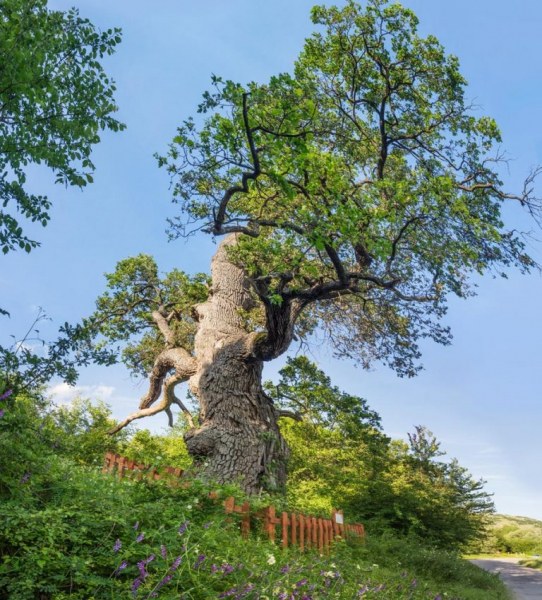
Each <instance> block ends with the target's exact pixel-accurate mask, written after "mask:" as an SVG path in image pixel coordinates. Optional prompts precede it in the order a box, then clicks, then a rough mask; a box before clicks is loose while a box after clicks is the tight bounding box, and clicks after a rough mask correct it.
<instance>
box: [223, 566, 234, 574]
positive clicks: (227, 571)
mask: <svg viewBox="0 0 542 600" xmlns="http://www.w3.org/2000/svg"><path fill="white" fill-rule="evenodd" d="M221 569H222V573H224V575H229V574H230V573H231V572H232V571H233V570H234V566H233V565H230V564H228V563H224V564H223V565H222V567H221Z"/></svg>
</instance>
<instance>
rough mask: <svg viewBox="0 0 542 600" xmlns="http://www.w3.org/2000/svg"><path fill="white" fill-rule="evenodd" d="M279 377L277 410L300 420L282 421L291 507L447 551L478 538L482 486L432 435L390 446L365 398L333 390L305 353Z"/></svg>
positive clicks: (484, 511) (486, 500) (484, 507)
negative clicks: (338, 514) (334, 513)
mask: <svg viewBox="0 0 542 600" xmlns="http://www.w3.org/2000/svg"><path fill="white" fill-rule="evenodd" d="M279 374H280V381H279V383H278V384H277V385H273V384H271V383H270V382H267V383H266V384H265V387H266V389H267V390H268V391H269V392H270V393H272V396H273V400H274V401H275V404H276V405H277V406H278V408H279V409H283V408H287V409H291V408H292V407H298V408H299V409H300V410H299V412H298V413H297V419H300V420H299V421H297V420H291V419H284V420H281V421H280V428H281V432H282V434H283V436H284V437H285V439H286V441H287V443H288V446H289V449H290V457H289V461H288V485H287V493H288V501H289V504H290V505H291V506H293V507H295V508H296V509H298V510H302V511H306V512H314V511H320V512H323V513H324V514H329V512H330V511H331V509H332V508H333V507H340V508H343V509H344V510H345V512H346V513H347V514H348V515H350V518H353V519H356V520H359V521H361V522H363V523H365V524H366V525H367V526H368V527H369V529H370V530H371V532H372V534H374V533H376V532H378V531H386V530H387V531H389V530H390V529H392V530H393V531H394V532H395V534H397V533H399V534H401V535H415V536H417V537H420V538H423V539H425V540H429V541H430V542H431V543H432V544H433V545H438V546H441V547H444V548H446V549H448V550H450V549H457V548H460V547H461V548H462V547H465V546H466V545H467V544H469V543H470V542H472V541H473V540H478V539H480V538H481V536H482V535H483V533H484V529H485V525H486V522H487V517H488V515H489V514H490V513H492V512H493V502H492V500H491V496H490V494H488V493H487V492H486V491H485V490H484V485H485V482H484V481H481V480H475V479H474V478H473V477H472V475H471V474H470V473H469V472H468V470H467V469H465V468H464V467H461V465H459V463H458V462H457V460H455V459H453V460H450V461H448V460H446V459H443V460H441V457H445V456H446V453H445V452H444V451H443V450H441V444H440V442H439V441H438V440H437V438H436V437H435V435H434V434H433V433H432V432H431V431H429V430H428V429H427V428H426V427H422V426H418V427H416V428H415V430H414V433H412V434H409V435H408V440H409V442H408V444H407V443H405V442H403V441H399V440H394V441H391V440H390V439H389V438H388V437H386V436H385V435H384V434H383V433H382V431H381V428H380V418H379V417H378V415H377V414H376V413H375V412H374V411H372V410H371V409H370V408H369V407H368V406H367V403H366V402H365V400H363V399H362V398H357V397H355V396H350V395H349V394H346V393H344V392H342V391H341V390H340V389H339V388H338V387H336V386H333V385H332V384H331V381H330V379H329V377H327V376H326V375H325V374H324V373H323V372H322V371H321V370H320V369H318V368H317V367H316V365H314V364H313V363H311V362H310V361H309V360H308V359H307V358H306V357H304V356H298V357H296V358H295V359H289V360H288V363H287V365H286V366H285V367H284V368H283V369H281V371H280V373H279ZM347 406H348V407H349V408H348V409H346V407H347ZM337 409H338V410H337ZM343 409H346V410H343Z"/></svg>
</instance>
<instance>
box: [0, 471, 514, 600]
mask: <svg viewBox="0 0 542 600" xmlns="http://www.w3.org/2000/svg"><path fill="white" fill-rule="evenodd" d="M229 492H230V490H227V489H226V490H224V492H223V493H226V494H227V493H229ZM49 493H50V497H49V498H48V499H47V500H41V501H40V502H39V504H36V505H32V504H25V505H22V504H18V503H15V502H11V501H10V502H5V503H3V504H2V505H1V506H0V516H1V519H0V551H1V552H2V555H3V562H2V565H0V594H2V593H3V594H7V595H8V596H9V597H10V598H13V599H16V600H33V599H34V598H37V597H40V598H42V599H44V600H45V599H47V600H49V599H51V600H52V599H55V600H57V599H64V598H72V599H74V600H77V599H80V600H87V599H88V598H91V597H92V598H95V599H96V600H101V599H104V600H105V599H109V598H130V597H132V594H133V595H134V596H136V597H138V598H149V597H153V596H152V594H153V593H156V594H157V596H158V597H160V598H164V599H173V598H175V599H178V598H179V597H182V598H185V599H186V600H190V599H192V600H201V599H203V598H217V597H220V596H221V595H222V597H224V598H227V597H235V596H237V597H239V598H247V599H250V598H252V599H256V598H260V599H261V600H263V599H265V598H268V599H271V598H289V597H291V595H292V594H293V593H294V592H297V593H298V594H303V595H304V596H305V597H306V598H322V599H324V598H344V599H345V600H347V599H350V598H354V597H356V595H357V594H358V593H359V592H360V591H361V590H363V592H364V594H365V595H366V597H368V598H369V597H372V596H373V595H375V597H378V598H382V599H383V600H385V599H389V600H401V599H405V600H406V599H411V600H421V599H425V600H433V599H435V598H437V597H438V595H437V594H439V593H440V594H441V595H442V594H443V593H444V592H446V594H447V595H449V596H450V597H460V598H464V599H465V600H469V599H472V600H474V599H484V598H485V599H487V600H489V598H491V599H492V600H497V599H501V598H502V599H504V598H506V595H505V593H504V591H503V587H502V584H501V583H500V582H499V581H498V579H497V578H496V577H495V576H492V575H490V574H487V573H483V572H482V571H481V570H479V569H476V568H475V567H472V566H471V565H468V564H467V563H464V562H463V561H460V560H459V559H458V558H457V557H456V556H454V555H452V554H450V553H447V554H441V553H439V552H436V551H429V550H427V549H426V548H424V547H422V546H420V545H419V544H418V543H416V542H415V541H413V540H409V541H408V543H407V541H406V540H405V541H404V542H400V541H398V540H391V539H390V538H387V539H383V540H379V539H378V538H373V539H372V540H370V541H369V542H368V544H367V545H366V546H362V545H359V544H354V545H348V544H346V543H344V542H342V543H341V542H338V543H337V545H336V546H335V548H334V550H333V553H332V555H331V556H330V557H322V556H318V555H317V554H315V553H314V552H308V553H306V554H305V555H303V554H300V553H298V552H295V551H292V552H285V551H282V550H280V549H279V548H277V547H276V546H274V545H271V544H270V543H269V542H266V541H264V540H263V539H259V538H258V537H252V538H251V539H250V540H248V541H246V542H245V541H243V540H242V538H241V536H240V535H239V530H238V525H237V523H236V522H235V521H230V522H227V521H226V520H225V518H224V514H223V510H222V508H221V506H220V503H217V502H211V501H210V500H209V498H208V496H207V493H208V488H204V487H198V485H197V484H194V487H192V488H189V489H182V488H177V489H172V488H168V487H167V486H166V485H161V484H160V483H155V484H148V485H146V484H143V483H140V484H137V483H132V482H129V481H125V482H122V483H121V482H118V481H116V480H115V479H114V478H112V477H109V476H102V475H100V474H98V473H96V472H95V471H92V470H89V469H88V468H87V467H74V466H73V465H69V464H68V463H63V464H61V465H60V466H59V469H58V473H57V476H56V477H55V478H54V479H51V480H50V483H49ZM36 500H37V499H36ZM134 592H137V594H136V593H134ZM294 597H295V596H294Z"/></svg>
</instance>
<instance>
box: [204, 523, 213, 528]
mask: <svg viewBox="0 0 542 600" xmlns="http://www.w3.org/2000/svg"><path fill="white" fill-rule="evenodd" d="M212 524H213V521H209V522H208V523H205V524H204V525H203V529H209V527H211V525H212Z"/></svg>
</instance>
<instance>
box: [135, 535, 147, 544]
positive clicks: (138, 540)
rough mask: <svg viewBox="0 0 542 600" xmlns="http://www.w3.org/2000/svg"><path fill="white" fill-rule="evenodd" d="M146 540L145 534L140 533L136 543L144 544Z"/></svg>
mask: <svg viewBox="0 0 542 600" xmlns="http://www.w3.org/2000/svg"><path fill="white" fill-rule="evenodd" d="M144 539H145V534H144V533H140V534H139V535H138V536H137V537H136V542H137V543H139V542H142V541H143V540H144Z"/></svg>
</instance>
